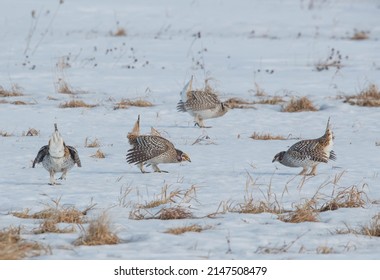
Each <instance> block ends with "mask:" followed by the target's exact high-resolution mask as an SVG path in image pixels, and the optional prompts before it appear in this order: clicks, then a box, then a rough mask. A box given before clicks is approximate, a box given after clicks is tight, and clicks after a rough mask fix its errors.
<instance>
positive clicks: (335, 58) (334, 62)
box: [315, 48, 348, 71]
mask: <svg viewBox="0 0 380 280" xmlns="http://www.w3.org/2000/svg"><path fill="white" fill-rule="evenodd" d="M343 59H348V56H345V57H343V56H342V54H341V53H340V51H338V50H335V49H334V48H332V49H331V50H330V55H329V56H328V57H327V58H326V59H324V60H321V61H318V62H317V63H316V64H315V69H316V70H317V71H323V70H329V69H330V68H335V69H337V70H339V69H340V68H342V67H343V64H342V61H343Z"/></svg>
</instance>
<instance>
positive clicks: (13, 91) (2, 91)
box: [0, 84, 24, 97]
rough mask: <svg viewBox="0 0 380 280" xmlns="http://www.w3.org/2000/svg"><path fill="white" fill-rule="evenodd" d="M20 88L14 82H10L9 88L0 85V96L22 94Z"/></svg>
mask: <svg viewBox="0 0 380 280" xmlns="http://www.w3.org/2000/svg"><path fill="white" fill-rule="evenodd" d="M23 95H24V94H23V93H22V88H21V87H19V86H18V85H16V84H12V87H11V89H10V90H7V89H5V88H3V87H2V86H0V97H15V96H23Z"/></svg>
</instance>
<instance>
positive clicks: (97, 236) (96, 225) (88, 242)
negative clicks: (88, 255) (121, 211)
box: [74, 213, 120, 246]
mask: <svg viewBox="0 0 380 280" xmlns="http://www.w3.org/2000/svg"><path fill="white" fill-rule="evenodd" d="M118 243H120V239H119V237H118V236H117V235H116V233H114V232H113V231H112V230H111V227H110V221H109V218H108V217H107V215H106V214H105V213H103V214H102V215H101V216H99V217H98V218H97V219H95V220H92V221H91V222H90V224H89V225H88V228H87V229H84V228H83V232H82V235H81V236H80V237H79V238H78V239H77V240H75V241H74V245H76V246H81V245H85V246H98V245H112V244H118Z"/></svg>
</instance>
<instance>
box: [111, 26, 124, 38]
mask: <svg viewBox="0 0 380 280" xmlns="http://www.w3.org/2000/svg"><path fill="white" fill-rule="evenodd" d="M111 35H112V36H115V37H124V36H127V31H126V30H125V29H124V28H123V27H118V28H117V29H116V31H115V32H111Z"/></svg>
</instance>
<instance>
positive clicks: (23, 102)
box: [11, 100, 32, 105]
mask: <svg viewBox="0 0 380 280" xmlns="http://www.w3.org/2000/svg"><path fill="white" fill-rule="evenodd" d="M11 104H12V105H30V104H32V103H28V102H25V101H21V100H16V101H12V102H11Z"/></svg>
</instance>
